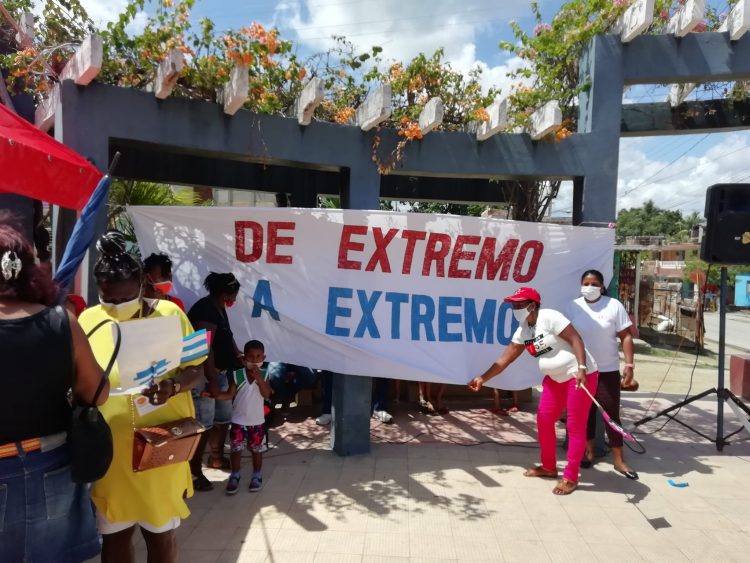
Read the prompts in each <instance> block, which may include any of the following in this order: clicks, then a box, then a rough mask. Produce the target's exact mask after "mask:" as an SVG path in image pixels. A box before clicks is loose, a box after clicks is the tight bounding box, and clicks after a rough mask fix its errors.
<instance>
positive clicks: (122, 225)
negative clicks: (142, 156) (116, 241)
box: [107, 180, 211, 243]
mask: <svg viewBox="0 0 750 563" xmlns="http://www.w3.org/2000/svg"><path fill="white" fill-rule="evenodd" d="M128 205H211V202H205V201H203V200H202V199H201V198H200V197H199V196H198V195H197V194H195V193H194V192H192V191H190V190H186V191H180V190H175V189H174V188H172V187H171V186H169V185H167V184H158V183H155V182H136V181H132V180H113V181H112V185H111V186H110V188H109V199H108V201H107V207H108V209H107V224H108V226H109V227H110V228H113V229H117V230H118V231H120V232H122V233H124V234H125V236H126V238H127V239H128V240H130V241H131V242H133V243H135V240H136V239H135V230H134V229H133V224H132V223H131V221H130V218H129V217H128V214H127V213H126V212H125V211H126V208H127V206H128Z"/></svg>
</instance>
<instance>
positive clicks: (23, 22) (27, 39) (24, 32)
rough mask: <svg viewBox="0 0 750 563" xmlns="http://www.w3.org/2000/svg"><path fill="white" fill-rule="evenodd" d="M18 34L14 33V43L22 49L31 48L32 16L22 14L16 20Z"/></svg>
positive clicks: (26, 13)
mask: <svg viewBox="0 0 750 563" xmlns="http://www.w3.org/2000/svg"><path fill="white" fill-rule="evenodd" d="M18 27H19V29H20V33H16V41H17V42H18V44H19V45H21V46H22V47H31V46H32V45H33V44H34V14H32V13H31V12H24V13H23V14H21V17H20V18H19V19H18Z"/></svg>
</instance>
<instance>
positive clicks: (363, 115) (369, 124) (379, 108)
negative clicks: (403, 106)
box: [356, 84, 392, 131]
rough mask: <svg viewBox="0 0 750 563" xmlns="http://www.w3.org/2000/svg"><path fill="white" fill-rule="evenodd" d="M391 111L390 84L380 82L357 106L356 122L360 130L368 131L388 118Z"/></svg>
mask: <svg viewBox="0 0 750 563" xmlns="http://www.w3.org/2000/svg"><path fill="white" fill-rule="evenodd" d="M391 111H392V104H391V85H390V84H381V85H380V86H379V87H378V88H377V89H376V90H375V91H374V92H371V93H370V95H369V96H367V98H366V99H365V101H364V102H362V105H361V106H359V107H358V108H357V113H356V123H357V125H359V127H360V129H362V131H369V130H370V129H372V128H374V127H377V126H378V125H380V124H381V123H383V121H385V120H386V119H388V118H389V117H390V116H391Z"/></svg>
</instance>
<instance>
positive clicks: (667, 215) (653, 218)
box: [617, 200, 700, 240]
mask: <svg viewBox="0 0 750 563" xmlns="http://www.w3.org/2000/svg"><path fill="white" fill-rule="evenodd" d="M696 221H697V222H696ZM699 223H700V216H698V215H697V213H693V214H692V215H690V216H689V217H688V218H685V217H683V216H682V213H681V212H680V211H670V210H667V209H661V208H659V207H657V206H656V205H655V204H654V202H653V201H652V200H648V201H647V202H646V203H644V204H643V206H642V207H634V208H631V209H623V210H621V211H620V212H619V213H618V214H617V237H618V238H624V237H632V236H664V237H667V239H669V240H673V239H675V238H677V235H678V234H679V233H681V232H684V231H688V230H689V229H690V228H692V227H693V226H695V225H697V224H699Z"/></svg>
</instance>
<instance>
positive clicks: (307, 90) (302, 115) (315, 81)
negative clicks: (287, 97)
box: [294, 76, 323, 126]
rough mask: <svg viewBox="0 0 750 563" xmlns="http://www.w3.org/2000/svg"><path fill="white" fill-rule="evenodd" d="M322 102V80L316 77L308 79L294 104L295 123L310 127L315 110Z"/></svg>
mask: <svg viewBox="0 0 750 563" xmlns="http://www.w3.org/2000/svg"><path fill="white" fill-rule="evenodd" d="M322 102H323V79H322V78H318V77H317V76H315V77H313V78H311V79H310V81H309V82H308V83H307V84H305V87H304V88H302V92H300V94H299V96H297V100H296V101H295V102H294V106H295V109H296V112H295V113H296V116H297V123H299V124H300V125H305V126H306V125H310V122H311V121H312V117H313V114H314V113H315V108H317V107H318V106H319V105H320V104H321V103H322Z"/></svg>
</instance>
